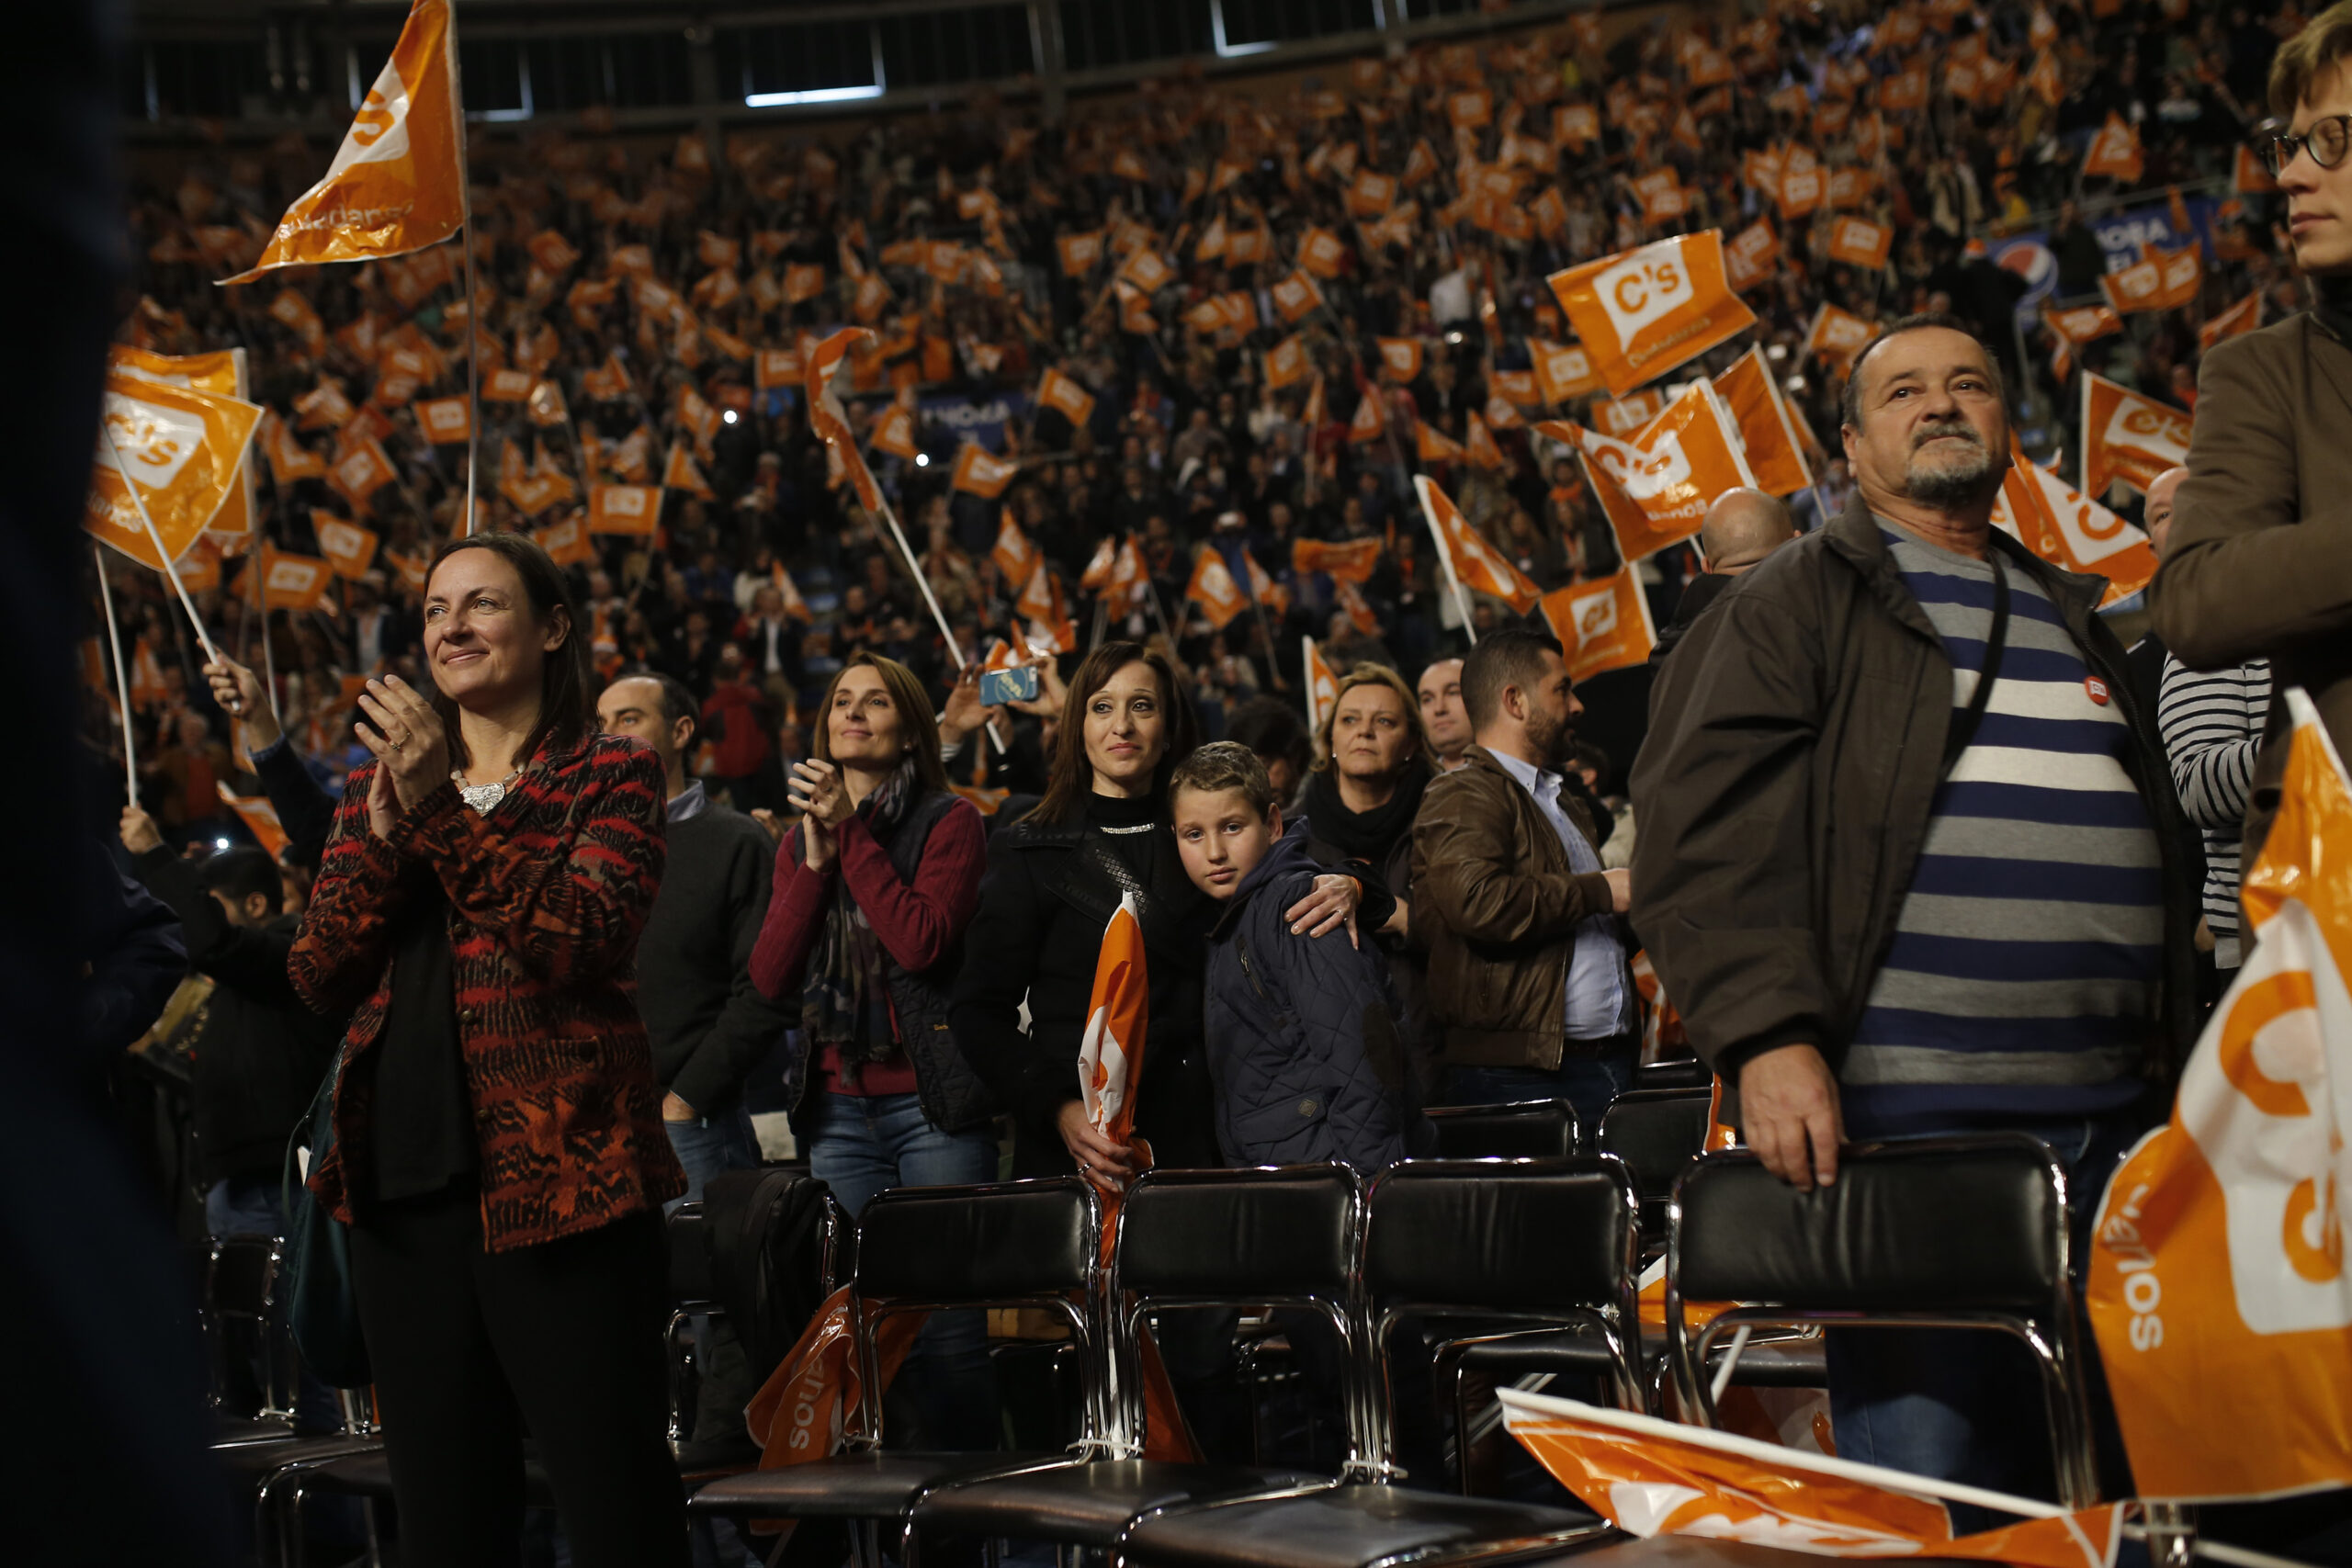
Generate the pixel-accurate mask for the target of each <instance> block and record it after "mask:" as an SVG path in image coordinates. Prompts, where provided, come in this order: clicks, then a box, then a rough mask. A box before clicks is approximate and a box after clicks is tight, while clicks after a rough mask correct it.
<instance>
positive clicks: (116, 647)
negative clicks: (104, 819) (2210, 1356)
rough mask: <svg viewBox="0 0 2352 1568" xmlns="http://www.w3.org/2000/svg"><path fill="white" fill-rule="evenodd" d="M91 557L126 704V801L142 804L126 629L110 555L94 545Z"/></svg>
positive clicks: (117, 681)
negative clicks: (110, 575) (120, 621)
mask: <svg viewBox="0 0 2352 1568" xmlns="http://www.w3.org/2000/svg"><path fill="white" fill-rule="evenodd" d="M90 554H91V555H92V556H93V557H94V558H96V562H97V568H98V602H99V603H100V604H104V605H105V606H106V607H107V657H108V658H110V659H112V660H114V690H115V696H116V698H117V700H118V701H119V702H120V703H121V704H122V774H123V782H124V784H126V785H128V786H129V788H130V794H128V795H125V796H124V797H123V799H124V800H125V801H126V802H127V803H128V804H130V805H132V806H136V805H138V804H139V762H138V759H136V758H135V757H133V756H132V755H131V754H130V671H128V670H126V669H124V668H123V662H122V629H121V627H119V626H117V625H116V624H115V618H114V589H113V588H112V587H110V586H109V585H108V584H107V552H106V550H105V549H104V547H101V546H99V545H97V544H95V543H93V544H92V545H91V546H90Z"/></svg>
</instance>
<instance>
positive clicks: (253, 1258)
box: [202, 1235, 296, 1448]
mask: <svg viewBox="0 0 2352 1568" xmlns="http://www.w3.org/2000/svg"><path fill="white" fill-rule="evenodd" d="M284 1259H285V1243H284V1242H282V1241H280V1240H279V1239H278V1238H277V1236H274V1235H224V1236H216V1237H214V1238H213V1240H212V1242H211V1245H210V1247H209V1248H208V1249H207V1251H206V1255H205V1260H204V1293H203V1298H202V1300H203V1323H204V1337H205V1339H206V1341H207V1343H208V1344H209V1348H210V1349H211V1352H212V1390H213V1392H212V1409H213V1438H212V1446H213V1447H215V1448H229V1447H233V1446H236V1445H238V1444H243V1443H272V1442H282V1441H285V1440H286V1439H288V1438H291V1437H293V1435H294V1396H295V1378H294V1368H295V1365H296V1359H295V1355H294V1345H293V1338H292V1336H291V1335H289V1334H288V1332H287V1329H286V1325H285V1323H284V1322H283V1321H282V1320H280V1319H279V1316H278V1314H277V1277H278V1269H280V1267H281V1266H282V1265H283V1262H284ZM240 1360H245V1361H253V1360H258V1361H259V1362H260V1363H261V1365H262V1367H263V1369H264V1371H263V1376H262V1379H261V1387H260V1390H259V1392H260V1396H261V1404H260V1408H259V1409H257V1410H255V1411H254V1414H252V1415H251V1416H246V1415H243V1414H242V1413H240V1412H236V1411H232V1410H231V1409H230V1408H229V1404H228V1401H227V1400H226V1399H225V1398H223V1397H222V1393H221V1391H222V1390H223V1389H224V1388H227V1387H229V1386H231V1385H232V1383H234V1382H237V1381H239V1380H238V1379H237V1376H236V1373H235V1371H232V1369H233V1368H235V1367H236V1364H237V1363H238V1362H239V1361H240Z"/></svg>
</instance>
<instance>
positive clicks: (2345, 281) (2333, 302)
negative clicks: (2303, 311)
mask: <svg viewBox="0 0 2352 1568" xmlns="http://www.w3.org/2000/svg"><path fill="white" fill-rule="evenodd" d="M2312 315H2314V316H2317V317H2318V318H2319V324H2320V325H2321V326H2323V327H2325V328H2326V329H2327V330H2328V332H2329V333H2331V334H2332V335H2333V336H2334V337H2335V341H2336V342H2338V343H2340V344H2352V277H2346V276H2328V277H2314V278H2312Z"/></svg>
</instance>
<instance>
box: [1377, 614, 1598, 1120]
mask: <svg viewBox="0 0 2352 1568" xmlns="http://www.w3.org/2000/svg"><path fill="white" fill-rule="evenodd" d="M1462 701H1463V705H1464V707H1466V708H1467V709H1468V710H1469V715H1470V724H1471V728H1472V729H1473V731H1474V732H1475V734H1476V741H1475V743H1474V744H1472V745H1471V746H1470V748H1469V749H1468V750H1467V751H1466V752H1464V765H1463V766H1462V767H1461V768H1460V769H1458V770H1457V771H1455V772H1453V773H1446V774H1443V775H1442V776H1441V777H1439V778H1437V779H1435V780H1432V781H1431V782H1430V786H1429V791H1428V793H1427V794H1426V795H1424V796H1423V797H1422V800H1421V810H1420V815H1419V817H1417V818H1415V819H1414V822H1413V923H1414V927H1415V930H1416V932H1417V933H1418V934H1419V937H1420V938H1421V940H1423V941H1425V942H1427V943H1428V944H1429V952H1430V978H1429V1005H1430V1015H1431V1019H1432V1021H1433V1022H1434V1023H1435V1024H1436V1025H1437V1026H1438V1027H1439V1029H1440V1030H1441V1031H1442V1048H1441V1052H1440V1055H1439V1057H1438V1062H1439V1065H1440V1066H1442V1067H1443V1068H1445V1069H1446V1072H1445V1085H1444V1089H1445V1093H1444V1098H1445V1100H1447V1101H1448V1102H1449V1103H1452V1104H1455V1105H1480V1104H1495V1103H1498V1102H1506V1101H1510V1100H1551V1099H1565V1100H1567V1101H1569V1102H1570V1103H1571V1104H1573V1105H1574V1106H1575V1107H1576V1111H1577V1120H1578V1122H1580V1123H1582V1124H1583V1125H1584V1126H1587V1127H1591V1126H1596V1125H1598V1124H1599V1122H1600V1113H1601V1112H1602V1111H1605V1110H1607V1109H1608V1107H1609V1101H1610V1100H1611V1098H1612V1097H1613V1096H1614V1095H1615V1094H1616V1093H1617V1092H1618V1091H1619V1090H1620V1089H1624V1088H1625V1087H1626V1086H1627V1085H1629V1084H1630V1083H1631V1082H1632V1081H1633V1077H1634V1066H1635V1064H1636V1061H1637V1058H1638V1042H1637V1041H1636V1039H1635V1036H1634V1010H1633V998H1634V987H1633V980H1632V976H1630V975H1629V974H1628V972H1627V970H1626V967H1625V949H1624V945H1623V942H1621V941H1620V940H1619V936H1618V923H1617V917H1618V916H1619V915H1622V914H1623V913H1624V910H1625V905H1626V900H1627V897H1628V896H1629V893H1630V890H1631V886H1632V883H1631V876H1630V874H1628V873H1626V872H1623V871H1604V870H1602V869H1601V865H1600V852H1599V851H1598V850H1597V848H1596V847H1595V842H1594V840H1595V835H1594V831H1593V825H1592V822H1591V819H1590V818H1589V816H1588V815H1587V813H1586V809H1585V806H1584V803H1583V802H1582V801H1581V800H1579V799H1577V797H1576V796H1575V795H1564V794H1562V792H1561V788H1560V784H1561V777H1562V772H1563V770H1564V768H1565V767H1566V763H1567V760H1568V756H1569V754H1570V752H1571V751H1572V750H1573V749H1574V746H1575V742H1576V728H1575V726H1576V720H1577V716H1579V715H1580V714H1582V713H1583V712H1584V706H1583V705H1582V704H1580V703H1578V702H1577V698H1576V692H1575V689H1574V687H1573V685H1572V684H1571V682H1570V681H1569V679H1568V670H1567V666H1566V663H1565V662H1563V660H1562V659H1561V657H1560V645H1559V643H1558V642H1556V641H1555V640H1554V639H1553V638H1552V637H1548V636H1545V635H1544V633H1542V632H1538V631H1532V630H1527V629H1523V628H1513V629H1510V630H1508V631H1500V632H1493V633H1490V634H1488V635H1487V637H1485V638H1483V639H1482V640H1481V641H1480V642H1479V644H1478V646H1477V647H1476V649H1473V650H1472V651H1471V654H1470V657H1469V659H1468V660H1465V661H1464V665H1463V668H1462Z"/></svg>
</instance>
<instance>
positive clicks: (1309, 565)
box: [1290, 538, 1381, 582]
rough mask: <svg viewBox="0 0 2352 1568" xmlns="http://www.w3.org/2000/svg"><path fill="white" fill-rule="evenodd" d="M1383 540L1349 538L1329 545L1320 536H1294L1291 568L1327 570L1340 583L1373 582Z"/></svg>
mask: <svg viewBox="0 0 2352 1568" xmlns="http://www.w3.org/2000/svg"><path fill="white" fill-rule="evenodd" d="M1380 549H1381V545H1380V541H1379V540H1378V539H1376V538H1371V539H1348V540H1344V541H1342V542H1340V543H1338V544H1327V543H1326V542H1324V541H1323V540H1321V539H1293V540H1292V541H1291V544H1290V569H1291V570H1293V571H1295V572H1300V573H1302V574H1303V573H1306V572H1310V571H1320V572H1328V573H1329V574H1330V575H1331V576H1332V577H1333V578H1335V579H1337V580H1338V581H1341V582H1370V581H1372V574H1373V572H1374V570H1375V569H1377V568H1378V567H1379V565H1380Z"/></svg>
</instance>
